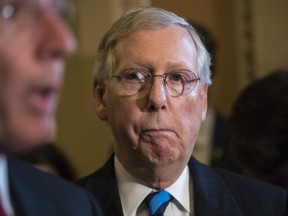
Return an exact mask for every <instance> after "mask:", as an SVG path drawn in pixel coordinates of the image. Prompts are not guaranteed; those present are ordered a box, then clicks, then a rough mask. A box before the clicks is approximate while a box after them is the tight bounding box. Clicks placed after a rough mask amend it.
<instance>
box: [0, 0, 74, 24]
mask: <svg viewBox="0 0 288 216" xmlns="http://www.w3.org/2000/svg"><path fill="white" fill-rule="evenodd" d="M43 11H50V12H52V13H53V14H55V15H56V16H58V17H61V18H63V19H64V20H65V21H66V22H67V23H69V24H71V23H73V22H74V18H75V12H76V9H75V5H74V2H73V1H72V0H67V1H66V0H53V1H50V2H49V3H48V4H45V5H43V4H42V5H41V4H40V3H37V1H36V0H0V19H2V20H7V21H13V20H14V21H19V22H21V23H23V24H28V23H29V22H30V21H32V20H36V19H37V18H38V16H39V15H40V14H41V12H43ZM0 21H1V20H0Z"/></svg>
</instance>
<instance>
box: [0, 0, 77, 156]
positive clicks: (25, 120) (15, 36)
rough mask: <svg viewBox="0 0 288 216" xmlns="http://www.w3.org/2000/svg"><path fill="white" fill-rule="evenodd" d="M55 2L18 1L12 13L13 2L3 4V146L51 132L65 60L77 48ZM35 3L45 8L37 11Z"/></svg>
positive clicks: (32, 141) (28, 142)
mask: <svg viewBox="0 0 288 216" xmlns="http://www.w3.org/2000/svg"><path fill="white" fill-rule="evenodd" d="M57 1H58V0H19V1H16V2H17V3H16V4H19V5H18V6H19V8H17V7H18V6H17V5H16V7H15V8H16V10H15V11H16V13H15V15H13V16H11V17H9V18H5V16H6V15H7V16H8V15H9V11H10V9H9V7H10V6H9V5H8V6H6V8H5V7H3V6H1V13H2V14H0V142H1V145H3V144H5V146H4V145H3V146H1V147H0V148H3V149H6V150H7V151H18V150H20V149H23V148H24V149H25V148H27V147H29V148H30V147H31V146H33V145H37V144H40V143H42V142H44V141H47V140H49V139H51V138H52V137H53V134H54V130H55V109H56V106H57V100H58V95H59V90H60V88H61V86H62V78H63V70H64V60H65V58H66V57H67V55H68V54H70V53H72V52H73V51H74V50H75V48H76V41H75V38H74V36H73V34H72V33H71V32H70V30H69V29H68V27H67V26H66V24H65V23H64V22H63V20H61V18H60V17H59V16H57V15H56V11H57V10H58V9H57V8H55V7H52V6H51V5H54V2H57ZM6 2H9V1H7V0H0V3H1V4H2V5H4V6H5V3H6ZM10 2H11V1H10ZM12 2H13V1H12ZM26 3H27V5H26ZM35 5H37V7H38V6H39V8H41V9H40V10H39V11H38V12H36V13H34V12H35V11H34V10H35V8H33V6H35ZM47 5H50V6H49V7H47ZM12 6H15V5H12ZM55 6H56V5H55ZM30 7H31V8H30ZM37 7H36V10H37ZM10 8H11V7H10ZM29 8H30V10H29ZM52 8H53V9H52ZM31 9H33V10H31ZM33 13H34V14H33ZM2 143H3V144H2Z"/></svg>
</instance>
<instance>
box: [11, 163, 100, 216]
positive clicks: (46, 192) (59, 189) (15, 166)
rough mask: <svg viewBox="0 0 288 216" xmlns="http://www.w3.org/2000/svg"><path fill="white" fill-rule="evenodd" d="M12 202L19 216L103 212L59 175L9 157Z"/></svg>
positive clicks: (89, 215) (75, 215)
mask: <svg viewBox="0 0 288 216" xmlns="http://www.w3.org/2000/svg"><path fill="white" fill-rule="evenodd" d="M7 162H8V177H9V184H10V193H11V199H12V205H13V208H14V211H15V214H16V216H92V215H101V214H100V213H99V208H97V206H96V203H95V200H94V198H92V196H91V195H90V193H87V191H84V190H83V189H82V188H79V187H77V186H76V185H74V184H72V183H70V182H67V181H65V180H63V179H61V178H60V177H57V176H54V175H50V174H47V173H45V172H42V171H39V170H38V169H35V168H33V167H32V166H30V165H28V164H25V163H23V162H20V161H18V160H16V159H14V158H11V157H7Z"/></svg>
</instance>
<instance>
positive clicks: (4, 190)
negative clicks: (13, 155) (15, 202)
mask: <svg viewBox="0 0 288 216" xmlns="http://www.w3.org/2000/svg"><path fill="white" fill-rule="evenodd" d="M8 178H9V177H8V165H7V158H6V157H5V155H3V154H0V200H1V204H2V206H3V209H4V211H5V213H6V214H7V215H14V213H13V208H12V205H11V199H10V193H9V180H8Z"/></svg>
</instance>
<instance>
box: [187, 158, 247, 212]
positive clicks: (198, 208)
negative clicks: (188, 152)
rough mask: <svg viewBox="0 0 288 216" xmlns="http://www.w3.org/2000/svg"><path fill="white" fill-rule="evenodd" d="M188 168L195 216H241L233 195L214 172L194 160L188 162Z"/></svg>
mask: <svg viewBox="0 0 288 216" xmlns="http://www.w3.org/2000/svg"><path fill="white" fill-rule="evenodd" d="M189 168H190V172H191V174H192V177H193V187H194V188H193V190H194V203H195V214H196V215H197V216H206V215H207V216H208V215H209V216H210V215H223V216H224V215H227V216H228V215H233V216H242V215H243V214H242V213H241V210H240V208H239V206H238V204H237V203H236V201H235V199H234V196H233V194H232V193H231V191H230V190H229V188H228V187H227V186H226V184H225V182H224V181H223V180H222V178H221V177H220V176H219V175H218V174H217V172H216V171H214V170H213V169H211V168H210V167H208V166H205V165H203V164H200V163H198V162H197V161H196V160H195V159H191V160H190V162H189Z"/></svg>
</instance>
